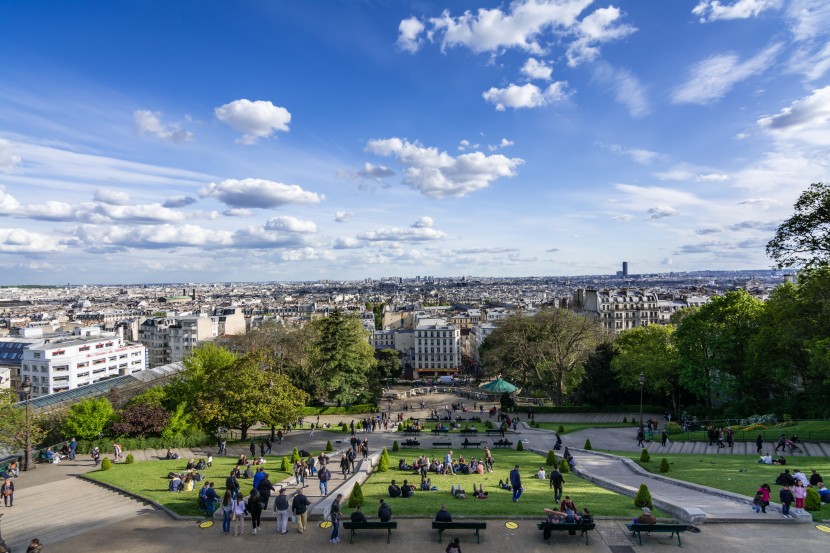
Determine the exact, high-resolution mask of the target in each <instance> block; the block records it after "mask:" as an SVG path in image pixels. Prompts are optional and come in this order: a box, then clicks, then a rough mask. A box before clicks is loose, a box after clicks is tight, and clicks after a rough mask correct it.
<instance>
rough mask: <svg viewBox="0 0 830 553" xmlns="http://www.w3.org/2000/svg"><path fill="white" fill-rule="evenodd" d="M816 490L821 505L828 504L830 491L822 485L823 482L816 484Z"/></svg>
mask: <svg viewBox="0 0 830 553" xmlns="http://www.w3.org/2000/svg"><path fill="white" fill-rule="evenodd" d="M816 487H817V488H818V497H819V499H820V500H821V502H822V503H830V490H828V489H827V487H826V486H825V485H824V482H819V483H818V484H816Z"/></svg>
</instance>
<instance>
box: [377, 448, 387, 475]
mask: <svg viewBox="0 0 830 553" xmlns="http://www.w3.org/2000/svg"><path fill="white" fill-rule="evenodd" d="M387 470H389V453H388V452H387V451H386V448H385V447H384V448H383V451H381V452H380V460H378V466H377V471H378V472H386V471H387Z"/></svg>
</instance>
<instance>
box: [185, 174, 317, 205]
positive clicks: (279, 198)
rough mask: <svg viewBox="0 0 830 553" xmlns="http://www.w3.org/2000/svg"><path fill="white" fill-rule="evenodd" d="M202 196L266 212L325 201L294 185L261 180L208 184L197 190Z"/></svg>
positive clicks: (235, 180)
mask: <svg viewBox="0 0 830 553" xmlns="http://www.w3.org/2000/svg"><path fill="white" fill-rule="evenodd" d="M199 195H200V196H202V197H210V198H215V199H217V200H219V201H220V202H222V203H224V204H225V205H227V206H229V207H243V208H260V209H269V208H274V207H279V206H282V205H286V204H316V203H320V202H321V201H323V200H324V199H325V196H323V195H322V194H316V193H314V192H308V191H306V190H303V189H302V188H300V187H299V186H297V185H295V184H283V183H281V182H273V181H269V180H264V179H242V180H237V179H226V180H223V181H222V182H220V183H219V184H216V183H214V182H212V183H210V185H208V186H207V187H205V188H203V189H202V190H200V191H199Z"/></svg>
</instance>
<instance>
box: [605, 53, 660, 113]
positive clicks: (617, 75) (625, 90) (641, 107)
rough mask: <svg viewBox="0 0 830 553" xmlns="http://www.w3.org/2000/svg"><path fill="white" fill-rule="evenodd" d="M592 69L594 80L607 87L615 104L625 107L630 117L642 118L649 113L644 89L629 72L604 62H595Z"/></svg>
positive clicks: (649, 108)
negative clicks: (612, 95)
mask: <svg viewBox="0 0 830 553" xmlns="http://www.w3.org/2000/svg"><path fill="white" fill-rule="evenodd" d="M593 68H594V79H595V80H596V81H597V82H599V83H601V84H602V85H604V86H606V87H608V89H609V90H610V91H611V92H612V93H613V94H614V99H615V100H616V101H617V103H618V104H622V105H623V106H625V107H626V109H628V113H629V114H630V115H631V116H632V117H643V116H644V115H648V114H649V113H650V112H651V104H650V103H649V101H648V97H647V96H646V91H645V87H644V86H643V85H642V83H640V80H639V79H638V78H637V77H636V76H634V74H633V73H631V71H629V70H628V69H623V68H617V67H613V66H611V64H608V63H605V62H597V63H595V64H594V66H593Z"/></svg>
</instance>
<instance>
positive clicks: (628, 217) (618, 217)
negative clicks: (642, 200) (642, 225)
mask: <svg viewBox="0 0 830 553" xmlns="http://www.w3.org/2000/svg"><path fill="white" fill-rule="evenodd" d="M634 219H636V217H634V216H633V215H615V216H613V217H611V220H612V221H619V222H622V223H626V222H628V221H633V220H634Z"/></svg>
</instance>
